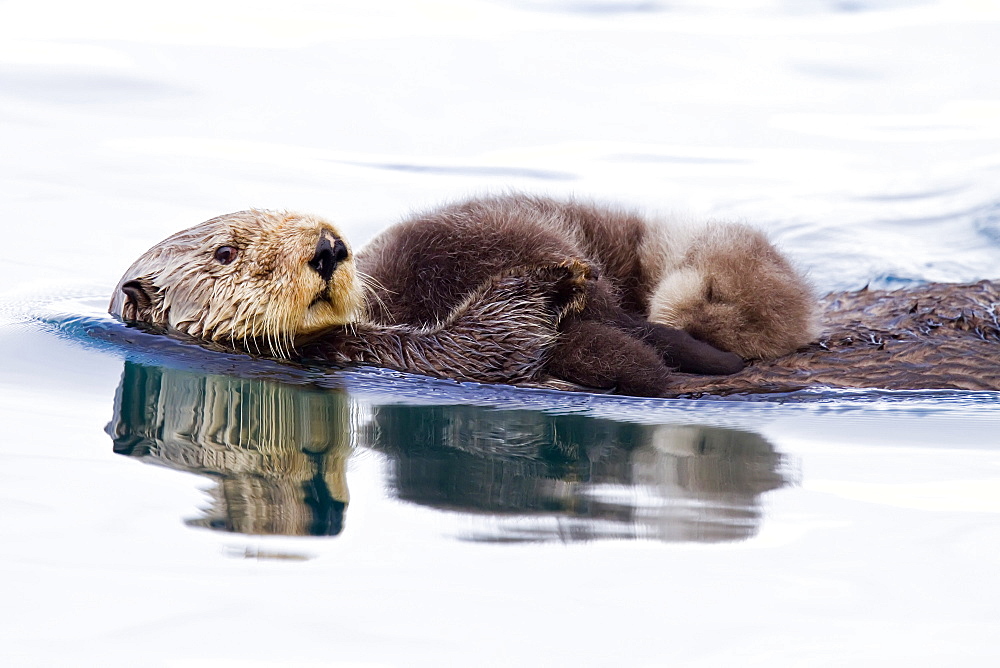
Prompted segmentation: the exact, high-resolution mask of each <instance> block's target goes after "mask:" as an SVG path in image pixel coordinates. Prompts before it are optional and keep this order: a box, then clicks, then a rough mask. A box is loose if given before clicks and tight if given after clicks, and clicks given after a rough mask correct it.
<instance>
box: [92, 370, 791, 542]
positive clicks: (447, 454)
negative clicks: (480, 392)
mask: <svg viewBox="0 0 1000 668" xmlns="http://www.w3.org/2000/svg"><path fill="white" fill-rule="evenodd" d="M361 415H365V416H367V417H366V418H363V419H362V418H361V417H360V416H361ZM108 433H109V434H110V435H111V436H112V438H113V440H114V449H115V452H118V453H120V454H124V455H129V456H133V457H139V458H141V459H142V460H144V461H149V462H151V463H156V464H160V465H164V466H168V467H171V468H174V469H178V470H183V471H189V472H193V473H198V474H202V475H206V476H209V477H211V478H213V479H215V480H216V481H217V484H216V486H215V487H214V488H213V489H212V490H211V491H210V494H211V496H212V499H213V503H212V505H211V507H210V508H208V509H206V510H205V511H204V516H203V517H199V518H197V519H192V520H188V523H189V524H191V525H195V526H202V527H209V528H212V529H218V530H226V531H235V532H240V533H248V534H286V535H335V534H337V533H339V532H340V531H341V529H342V527H343V518H344V511H345V509H346V506H347V502H348V488H347V475H346V466H347V460H348V458H349V455H350V452H351V449H352V447H355V446H358V447H364V448H372V449H375V450H377V451H379V452H381V453H382V454H383V455H384V456H385V457H386V459H387V461H388V465H389V480H388V483H389V488H390V489H391V490H392V493H393V494H394V496H396V497H398V498H399V499H401V500H404V501H408V502H412V503H416V504H420V505H423V506H428V507H432V508H438V509H443V510H449V511H459V512H461V513H464V514H467V515H474V516H478V517H480V518H483V519H482V521H477V522H476V523H475V524H476V526H477V528H476V529H475V530H474V531H473V532H472V534H471V535H470V536H469V537H470V538H472V539H475V540H487V541H511V540H550V539H553V540H589V539H596V538H654V539H659V540H685V541H726V540H741V539H745V538H748V537H750V536H752V535H754V534H755V533H756V532H757V530H758V528H759V525H760V522H761V518H762V510H761V504H760V497H761V495H762V494H763V493H765V492H767V491H770V490H773V489H777V488H778V487H781V486H782V485H784V484H786V483H787V482H788V480H787V477H786V476H785V474H784V469H785V463H784V458H783V456H782V455H781V454H780V453H778V452H776V451H775V449H774V448H773V446H772V445H771V444H770V443H769V442H767V441H766V440H765V439H764V438H762V437H761V436H760V435H758V434H755V433H752V432H746V431H740V430H735V429H723V428H718V427H708V426H699V425H673V424H652V425H650V424H636V423H631V422H619V421H615V420H611V419H606V418H596V417H591V416H586V415H578V414H550V413H546V412H542V411H536V410H527V409H504V408H495V407H484V406H473V405H399V404H389V405H374V406H367V405H366V406H361V405H359V404H358V400H357V399H356V398H355V397H354V396H353V395H351V394H349V393H347V392H345V391H343V390H331V389H318V388H312V387H306V386H296V385H285V384H281V383H276V382H270V381H263V380H253V379H240V378H233V377H230V376H222V375H204V374H199V373H193V372H188V371H179V370H175V369H168V368H162V367H153V366H144V365H141V364H136V363H133V362H126V363H125V370H124V373H123V375H122V381H121V385H120V387H119V391H118V394H117V397H116V400H115V416H114V419H113V420H112V422H111V423H110V424H109V425H108Z"/></svg>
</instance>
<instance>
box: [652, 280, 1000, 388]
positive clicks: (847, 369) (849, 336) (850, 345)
mask: <svg viewBox="0 0 1000 668" xmlns="http://www.w3.org/2000/svg"><path fill="white" fill-rule="evenodd" d="M821 306H822V307H823V316H822V320H821V326H822V328H823V333H822V335H821V336H820V337H819V339H818V340H817V341H815V342H813V343H811V344H810V345H809V346H807V347H806V348H804V349H802V350H800V351H798V352H796V353H793V354H791V355H785V356H784V357H780V358H778V359H774V360H764V361H761V362H757V363H755V364H753V365H752V366H750V367H748V368H747V369H745V370H744V371H743V372H742V373H739V374H736V375H734V376H729V377H727V378H725V379H720V378H703V377H697V376H679V375H677V376H675V377H674V379H673V381H674V384H673V387H672V388H671V389H670V390H668V391H666V392H665V394H666V395H667V396H677V397H683V396H700V395H705V394H736V393H761V392H768V393H784V392H794V391H797V390H802V389H806V388H816V387H824V386H832V387H843V388H884V389H891V390H919V389H955V390H993V391H1000V285H998V284H997V283H995V282H991V281H980V282H978V283H969V284H943V283H932V284H930V285H924V286H919V287H911V288H904V289H900V290H893V291H889V290H869V289H868V288H865V289H863V290H858V291H854V292H839V293H833V294H829V295H827V296H826V297H824V298H823V299H822V300H821Z"/></svg>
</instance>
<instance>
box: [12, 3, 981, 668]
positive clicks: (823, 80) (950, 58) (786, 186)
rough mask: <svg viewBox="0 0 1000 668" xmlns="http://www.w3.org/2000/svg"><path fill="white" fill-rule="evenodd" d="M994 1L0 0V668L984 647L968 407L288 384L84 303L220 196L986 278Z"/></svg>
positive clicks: (872, 395) (895, 654)
mask: <svg viewBox="0 0 1000 668" xmlns="http://www.w3.org/2000/svg"><path fill="white" fill-rule="evenodd" d="M998 34H1000V5H998V4H997V3H996V2H992V1H990V0H981V1H977V2H971V1H966V2H958V1H956V2H947V1H944V0H940V1H935V0H927V1H923V2H922V1H910V0H891V1H889V0H886V1H880V0H858V1H855V2H823V1H819V0H817V1H811V2H785V1H783V0H760V1H758V2H752V3H745V2H735V1H729V0H720V1H718V2H711V3H695V2H687V1H678V2H635V1H631V0H622V1H616V0H604V1H601V2H588V1H577V0H492V1H490V0H463V1H462V2H458V1H457V0H416V1H412V0H411V1H405V2H404V1H403V0H375V1H373V2H368V3H363V4H362V3H354V5H352V6H350V7H348V6H346V5H342V4H341V3H335V4H328V3H314V2H307V1H305V0H295V1H291V2H286V3H281V5H280V7H279V6H278V5H276V4H274V3H263V2H240V3H237V2H233V1H231V0H208V1H205V0H202V1H200V2H187V1H181V2H176V3H173V4H171V5H170V6H169V7H158V8H146V7H145V6H143V5H141V4H140V5H137V4H135V3H124V2H117V1H116V0H95V1H94V2H88V3H84V4H79V3H68V2H60V1H58V0H52V1H45V0H39V1H37V2H33V3H30V4H29V3H11V2H7V3H0V147H2V150H0V214H2V220H3V234H4V242H3V243H2V244H0V531H2V536H3V540H2V541H0V600H3V601H4V605H3V606H2V607H0V664H2V665H5V666H6V665H11V666H53V665H60V666H61V665H65V666H100V667H102V668H103V667H105V666H165V667H175V666H180V667H185V668H192V667H201V666H223V667H226V666H251V667H255V668H259V667H271V666H291V667H293V668H296V667H313V666H411V665H420V666H442V665H446V666H447V665H453V666H466V665H484V666H508V665H528V666H534V665H538V666H550V665H567V666H571V665H581V666H622V665H628V666H633V665H635V666H661V665H678V666H731V665H768V666H784V665H809V666H812V665H819V666H843V665H879V666H881V665H896V664H903V663H905V664H907V665H914V666H939V665H961V666H980V665H981V666H993V665H996V664H997V662H998V661H1000V641H998V640H997V639H996V636H997V628H998V627H1000V604H998V603H997V601H998V600H1000V575H998V573H1000V556H998V555H1000V437H998V434H1000V395H998V394H997V393H989V392H986V393H969V392H951V391H947V392H945V391H942V392H933V391H928V392H879V391H857V392H839V391H815V392H810V393H799V394H796V395H790V396H782V397H765V398H756V399H755V400H753V401H742V400H738V399H724V400H671V401H666V400H642V399H634V398H627V397H615V396H603V395H594V394H586V393H559V392H546V391H539V390H530V389H516V388H511V387H503V386H483V385H475V384H461V383H454V382H448V381H440V380H433V379H427V378H421V377H415V376H407V375H405V374H399V373H396V372H389V371H385V370H378V369H355V370H350V371H343V372H338V373H322V372H318V371H316V370H314V369H302V368H298V367H295V366H292V365H286V364H278V363H274V362H267V361H262V360H251V359H249V358H246V357H241V356H238V355H225V354H221V353H216V352H211V351H207V350H202V349H201V348H198V347H194V346H188V345H183V344H180V343H178V342H175V341H172V340H170V339H166V338H164V337H155V336H151V335H145V334H143V333H141V332H138V331H136V330H133V329H128V328H126V327H124V326H123V325H121V324H120V323H117V322H115V321H114V320H112V319H111V318H110V317H108V316H107V315H106V314H105V313H104V311H105V307H106V303H107V299H108V297H109V295H110V291H111V289H112V288H113V286H114V285H115V283H116V282H117V279H118V277H119V275H120V274H121V273H122V272H123V271H124V269H125V268H126V267H127V266H128V265H129V264H130V263H131V261H132V260H133V259H134V258H135V257H136V256H137V255H138V254H139V253H140V252H142V251H143V250H145V249H146V248H147V247H149V246H150V245H151V244H153V243H155V242H156V241H159V240H160V239H162V238H163V237H165V236H167V235H168V234H170V233H172V232H174V231H176V230H178V229H180V228H182V227H185V226H188V225H191V224H194V223H197V222H200V221H202V220H205V219H207V218H210V217H213V216H215V215H218V214H220V213H224V212H227V211H234V210H239V209H244V208H247V207H249V206H259V207H267V208H288V209H297V210H304V211H310V212H314V213H318V214H321V215H324V216H326V217H328V218H330V219H331V220H333V221H335V222H336V223H337V224H338V225H339V226H340V227H341V228H342V229H343V230H344V231H345V232H346V233H347V234H348V236H349V237H350V238H351V239H352V240H353V241H354V243H355V244H356V245H359V244H361V243H363V242H364V241H366V240H367V239H369V238H370V237H371V236H373V235H374V234H375V233H376V232H378V231H379V230H380V229H382V228H383V227H385V226H386V225H388V224H391V223H392V222H394V221H396V220H398V219H400V218H401V217H403V216H404V215H406V214H407V213H409V212H411V211H414V210H419V209H422V208H426V207H429V206H433V205H436V204H439V203H442V202H446V201H448V200H451V199H456V198H461V197H465V196H468V195H470V194H477V193H487V192H504V191H508V190H518V191H526V192H537V193H546V194H550V195H554V196H578V197H587V198H594V199H599V200H602V201H614V202H620V203H623V204H627V205H632V206H635V207H637V208H640V209H642V210H644V211H647V212H650V213H651V214H655V213H656V212H664V213H679V214H681V215H690V216H692V217H713V218H725V219H732V220H746V221H748V222H751V223H753V224H756V225H758V226H760V227H761V228H763V229H765V230H767V231H768V232H769V233H770V234H771V235H772V237H773V238H774V239H775V240H776V241H777V242H778V243H779V244H780V245H781V246H782V247H783V248H784V249H785V250H786V251H787V252H788V253H789V254H791V255H792V256H793V257H794V258H795V260H796V261H797V262H798V263H799V264H800V265H801V266H802V267H804V268H805V269H806V270H807V271H808V272H809V275H810V276H811V279H812V280H813V282H814V283H815V284H816V285H817V287H818V288H819V289H820V290H822V291H826V290H835V289H851V288H859V287H862V286H864V285H866V284H869V285H873V286H878V287H893V286H905V285H913V284H919V283H922V282H926V281H967V280H976V279H981V278H998V277H1000V186H998V182H1000V181H998V177H1000V76H997V72H998V70H997V65H996V63H998V62H1000V40H998V39H997V35H998Z"/></svg>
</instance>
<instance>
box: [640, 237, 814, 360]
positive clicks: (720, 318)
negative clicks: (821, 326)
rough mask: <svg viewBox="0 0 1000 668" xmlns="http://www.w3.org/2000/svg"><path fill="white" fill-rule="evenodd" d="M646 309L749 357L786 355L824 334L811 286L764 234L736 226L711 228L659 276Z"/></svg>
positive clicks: (659, 319) (652, 316) (653, 317)
mask: <svg viewBox="0 0 1000 668" xmlns="http://www.w3.org/2000/svg"><path fill="white" fill-rule="evenodd" d="M649 310H650V314H649V319H650V320H652V321H653V322H658V323H661V324H664V325H668V326H671V327H676V328H678V329H683V330H685V331H687V332H688V333H689V334H691V335H692V336H694V337H695V338H697V339H701V340H702V341H707V342H708V343H711V344H712V345H714V346H715V347H717V348H721V349H722V350H728V351H730V352H734V353H736V354H738V355H739V356H741V357H743V358H744V359H770V358H774V357H779V356H781V355H785V354H787V353H790V352H792V351H794V350H796V349H797V348H799V347H800V346H804V345H806V344H807V343H809V342H810V341H811V340H813V338H815V337H816V336H817V335H818V333H819V332H818V326H817V322H818V315H817V313H818V310H817V301H816V298H815V297H814V296H813V293H812V287H811V286H810V285H809V284H808V282H807V281H806V280H805V278H804V277H803V276H802V275H801V274H799V273H798V272H797V271H796V270H795V268H794V267H793V266H792V265H791V264H790V263H789V262H788V260H786V259H785V257H784V256H782V255H781V254H780V253H779V252H778V251H777V250H776V249H775V248H774V246H772V245H771V243H770V242H769V241H768V240H767V238H766V237H764V235H763V234H761V233H760V232H758V231H756V230H753V229H752V228H749V227H746V226H744V225H738V224H729V225H723V224H713V225H710V226H709V227H708V228H706V231H705V232H704V233H702V234H701V235H700V236H699V237H697V238H696V239H695V240H694V242H693V243H692V245H691V247H690V248H689V249H688V252H687V254H686V256H685V258H684V260H683V261H682V263H681V264H680V265H679V266H678V267H674V268H672V269H671V270H669V271H666V272H664V273H663V275H662V276H661V277H660V280H659V283H658V284H657V286H656V288H655V290H654V292H653V295H652V297H651V299H650V305H649Z"/></svg>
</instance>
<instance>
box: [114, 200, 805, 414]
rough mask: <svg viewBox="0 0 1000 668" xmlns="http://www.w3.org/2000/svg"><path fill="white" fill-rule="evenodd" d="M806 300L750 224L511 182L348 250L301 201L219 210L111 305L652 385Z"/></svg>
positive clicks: (240, 341)
mask: <svg viewBox="0 0 1000 668" xmlns="http://www.w3.org/2000/svg"><path fill="white" fill-rule="evenodd" d="M355 265H356V266H355ZM365 277H367V278H368V279H370V280H366V279H365ZM812 302H813V299H812V295H811V292H810V291H809V289H808V288H807V287H806V286H805V282H804V281H803V280H802V278H801V276H799V275H798V274H797V273H796V272H795V271H794V270H793V269H792V268H791V266H790V265H789V264H788V262H787V261H786V260H785V259H784V258H783V257H782V256H781V255H780V254H778V253H777V252H776V251H775V250H774V248H773V247H772V246H771V245H770V244H769V243H768V242H767V241H766V240H765V239H764V238H763V236H761V235H760V234H759V233H757V232H755V231H753V230H751V229H750V228H747V227H744V226H736V225H734V226H725V227H724V226H721V225H713V226H709V227H706V228H700V229H696V228H684V227H678V228H676V229H673V228H665V227H658V226H656V225H653V224H651V223H648V222H647V221H645V220H644V219H642V218H640V217H639V216H636V215H633V214H628V213H622V212H619V211H617V210H613V209H610V208H599V207H594V206H585V205H581V204H576V203H559V202H555V201H553V200H548V199H543V198H533V197H524V196H509V197H502V198H489V199H479V200H472V201H470V202H466V203H464V204H458V205H455V206H451V207H447V208H443V209H439V210H437V211H434V212H432V213H431V214H428V215H425V216H418V217H415V218H413V219H411V220H408V221H406V222H404V223H401V224H400V225H397V226H394V227H392V228H390V229H389V230H388V231H387V232H385V233H384V234H382V235H381V236H379V237H378V238H377V239H376V240H375V241H373V242H372V243H371V244H370V245H369V246H368V247H366V248H365V249H364V250H362V251H361V252H360V253H359V254H358V256H357V258H355V257H354V255H353V253H352V252H351V249H350V246H349V245H348V244H347V242H346V241H345V240H344V239H343V238H342V235H340V234H339V232H338V231H337V230H336V228H334V227H333V226H331V225H330V224H329V223H326V222H325V221H322V220H321V219H318V218H315V217H312V216H303V215H297V214H285V213H274V212H267V211H247V212H239V213H235V214H230V215H228V216H222V217H219V218H214V219H212V220H210V221H207V222H205V223H202V224H201V225H198V226H196V227H194V228H191V229H189V230H185V231H183V232H180V233H178V234H175V235H173V236H171V237H169V238H168V239H166V240H164V241H163V242H161V243H160V244H158V245H157V246H154V247H153V248H152V249H150V250H149V251H148V252H147V253H145V254H144V255H143V256H142V257H141V258H140V259H139V260H137V261H136V263H134V264H133V266H132V267H130V268H129V270H128V271H127V272H126V274H125V276H123V278H122V280H121V281H120V283H119V286H118V289H117V290H116V293H115V296H114V297H113V299H112V303H111V307H110V310H111V312H112V313H113V314H115V315H118V316H120V317H122V318H123V319H125V320H131V321H142V322H146V323H150V324H153V325H160V326H166V327H167V328H168V329H170V330H173V331H175V332H181V333H184V334H187V335H190V336H192V337H195V338H201V339H208V340H213V341H221V342H227V343H229V344H230V345H234V346H237V347H242V348H243V349H246V350H249V351H251V352H252V351H260V352H268V353H270V354H272V355H275V356H278V357H284V358H290V357H294V358H295V359H299V360H303V361H320V362H329V363H333V364H345V363H351V362H362V363H369V364H376V365H381V366H387V367H392V368H396V369H401V370H405V371H414V372H418V373H425V374H431V375H436V376H443V377H449V378H455V379H461V380H482V381H486V382H506V383H533V382H544V381H546V380H550V379H551V378H552V377H555V378H556V379H560V380H564V381H569V382H571V383H576V384H580V385H584V386H587V387H594V388H600V389H609V390H617V391H619V392H623V393H627V394H641V395H652V396H657V395H660V394H662V393H663V392H664V391H665V389H666V388H667V387H669V386H670V384H671V383H672V381H673V378H674V375H675V373H674V372H675V371H681V372H688V373H697V374H730V373H734V372H737V371H739V370H740V369H742V368H743V360H742V359H741V357H746V358H759V357H765V356H772V355H778V354H782V353H785V352H789V351H791V350H793V349H795V348H796V347H798V346H800V345H802V344H804V343H806V342H808V341H809V340H810V339H811V338H812V336H813V321H814V307H813V306H812ZM656 321H659V322H656ZM681 328H683V329H681ZM685 330H687V331H685ZM692 334H694V335H695V336H691V335H692ZM727 350H728V351H731V352H727Z"/></svg>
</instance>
